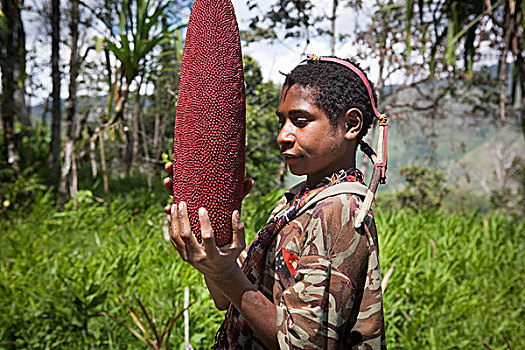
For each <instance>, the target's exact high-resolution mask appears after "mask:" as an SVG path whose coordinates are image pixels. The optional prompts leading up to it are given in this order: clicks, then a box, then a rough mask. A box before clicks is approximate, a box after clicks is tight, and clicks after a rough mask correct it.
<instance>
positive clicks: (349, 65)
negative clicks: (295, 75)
mask: <svg viewBox="0 0 525 350" xmlns="http://www.w3.org/2000/svg"><path fill="white" fill-rule="evenodd" d="M307 57H308V59H309V60H311V61H314V62H333V63H339V64H342V65H343V66H345V67H347V68H350V69H351V70H352V72H354V73H355V74H357V76H358V77H359V78H361V80H362V81H363V83H364V84H365V86H366V89H367V90H368V96H369V97H370V103H371V104H372V109H373V110H374V114H375V116H376V117H377V119H379V120H380V121H383V120H385V119H386V116H385V115H384V114H381V113H379V111H378V110H377V107H376V102H375V100H374V94H373V93H372V87H371V86H370V82H369V81H368V79H367V78H366V76H365V75H364V74H363V72H362V71H361V69H359V68H357V67H356V66H354V65H353V64H352V63H350V62H347V61H344V60H340V59H339V58H334V57H319V56H316V55H314V54H309V55H308V56H307Z"/></svg>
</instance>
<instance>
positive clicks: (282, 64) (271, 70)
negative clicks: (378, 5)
mask: <svg viewBox="0 0 525 350" xmlns="http://www.w3.org/2000/svg"><path fill="white" fill-rule="evenodd" d="M232 2H233V6H234V8H235V12H236V15H237V21H238V24H239V28H240V29H241V30H244V29H247V28H248V25H249V19H250V17H253V16H254V15H255V14H257V12H256V11H252V12H250V11H249V10H248V8H247V6H246V0H232ZM267 3H268V1H259V7H260V8H261V9H265V8H268V5H266V6H265V5H264V4H267ZM331 3H332V0H317V1H316V4H318V5H319V4H321V5H324V4H326V6H319V7H321V8H326V9H331ZM364 6H365V8H364V9H363V10H362V11H363V13H368V12H370V11H371V10H370V8H367V7H366V5H364ZM339 13H340V18H339V20H338V21H337V22H336V23H337V27H336V32H337V33H351V32H353V30H354V27H355V24H356V20H358V19H356V16H355V14H354V13H353V11H352V10H350V9H348V8H344V7H342V6H341V7H340V9H339ZM370 17H371V16H369V15H364V16H362V17H361V18H360V19H359V20H361V19H362V18H370ZM362 24H363V23H361V25H362ZM350 41H351V40H350ZM353 50H354V47H353V46H352V45H350V44H345V45H343V46H341V45H338V46H336V54H337V56H340V57H351V56H352V51H353ZM303 51H304V44H303V43H302V42H299V41H297V40H287V41H286V42H282V41H277V42H273V43H270V42H268V41H262V42H258V43H252V44H249V45H248V46H246V45H245V46H244V48H243V53H244V54H248V55H250V56H252V57H253V58H255V59H256V60H257V62H259V64H260V65H261V66H262V71H263V77H264V78H265V79H271V80H273V81H274V82H277V83H282V82H284V77H283V75H282V74H280V73H279V71H281V72H289V71H291V70H292V69H293V68H294V67H295V66H296V65H297V64H299V62H301V61H302V60H303V59H305V58H306V57H305V53H306V54H308V53H315V54H316V55H318V56H324V55H329V54H330V43H329V39H328V37H324V38H315V39H312V41H311V43H310V45H309V46H308V48H307V50H306V52H303ZM360 63H363V64H364V66H365V67H369V66H374V65H373V63H372V62H360ZM370 74H371V76H370V78H371V79H373V80H375V77H376V76H377V72H374V71H373V69H371V70H370ZM374 74H375V75H374Z"/></svg>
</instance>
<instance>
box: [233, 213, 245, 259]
mask: <svg viewBox="0 0 525 350" xmlns="http://www.w3.org/2000/svg"><path fill="white" fill-rule="evenodd" d="M232 228H233V236H232V244H231V249H240V250H243V249H244V248H245V245H246V243H245V238H244V224H243V222H242V221H241V216H240V214H239V212H238V211H237V210H235V211H234V212H233V213H232Z"/></svg>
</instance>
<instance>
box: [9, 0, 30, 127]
mask: <svg viewBox="0 0 525 350" xmlns="http://www.w3.org/2000/svg"><path fill="white" fill-rule="evenodd" d="M15 2H16V3H17V4H15V7H14V11H15V12H14V13H13V15H14V18H13V24H14V28H13V29H14V33H15V34H16V41H15V42H14V44H15V47H14V50H13V51H14V52H13V53H14V55H15V56H14V67H13V68H14V69H13V81H14V82H15V94H14V106H15V113H16V115H17V116H18V120H19V121H20V123H21V124H22V125H24V126H26V127H28V128H32V125H31V118H30V117H29V109H28V108H27V104H26V89H25V81H26V35H25V30H24V22H22V15H21V9H20V6H19V5H18V1H15Z"/></svg>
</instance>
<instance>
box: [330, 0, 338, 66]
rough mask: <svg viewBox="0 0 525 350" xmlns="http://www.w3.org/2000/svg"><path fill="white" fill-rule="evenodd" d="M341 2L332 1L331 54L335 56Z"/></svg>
mask: <svg viewBox="0 0 525 350" xmlns="http://www.w3.org/2000/svg"><path fill="white" fill-rule="evenodd" d="M338 5H339V0H333V1H332V17H330V52H331V53H332V56H335V22H336V19H337V6H338Z"/></svg>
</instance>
